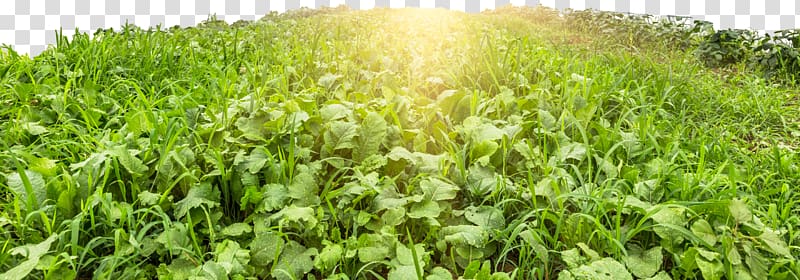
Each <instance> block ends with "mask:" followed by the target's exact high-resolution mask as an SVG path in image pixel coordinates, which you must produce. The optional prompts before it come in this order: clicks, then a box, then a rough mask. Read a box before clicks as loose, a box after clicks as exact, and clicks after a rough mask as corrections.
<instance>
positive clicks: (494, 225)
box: [464, 205, 506, 230]
mask: <svg viewBox="0 0 800 280" xmlns="http://www.w3.org/2000/svg"><path fill="white" fill-rule="evenodd" d="M464 217H465V218H466V219H467V221H470V222H472V223H474V224H476V225H479V226H482V227H486V228H489V229H495V230H502V229H503V228H505V226H506V220H505V218H504V217H503V211H500V209H497V208H495V207H492V206H485V205H484V206H479V207H474V206H470V207H467V208H466V209H465V211H464Z"/></svg>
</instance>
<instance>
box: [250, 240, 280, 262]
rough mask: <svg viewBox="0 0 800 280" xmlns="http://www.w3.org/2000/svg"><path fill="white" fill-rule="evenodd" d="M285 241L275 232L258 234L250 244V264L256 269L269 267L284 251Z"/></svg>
mask: <svg viewBox="0 0 800 280" xmlns="http://www.w3.org/2000/svg"><path fill="white" fill-rule="evenodd" d="M283 244H284V242H283V239H282V238H281V237H280V236H279V235H278V234H277V233H274V232H264V233H259V234H256V238H255V239H253V241H251V242H250V245H249V246H248V247H249V248H250V263H251V264H252V265H254V266H256V267H262V268H263V267H267V266H269V265H271V264H272V262H273V261H274V260H275V257H277V256H278V255H279V254H280V253H281V251H282V249H283Z"/></svg>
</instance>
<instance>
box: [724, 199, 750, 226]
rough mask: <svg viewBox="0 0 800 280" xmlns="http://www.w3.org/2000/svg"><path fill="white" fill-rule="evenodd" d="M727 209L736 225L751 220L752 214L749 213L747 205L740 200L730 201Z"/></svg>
mask: <svg viewBox="0 0 800 280" xmlns="http://www.w3.org/2000/svg"><path fill="white" fill-rule="evenodd" d="M728 209H729V210H730V211H731V217H733V220H734V221H736V223H739V224H741V223H744V222H749V221H752V220H753V213H751V212H750V209H749V208H748V207H747V203H745V202H744V201H742V200H740V199H733V200H731V202H730V204H729V205H728Z"/></svg>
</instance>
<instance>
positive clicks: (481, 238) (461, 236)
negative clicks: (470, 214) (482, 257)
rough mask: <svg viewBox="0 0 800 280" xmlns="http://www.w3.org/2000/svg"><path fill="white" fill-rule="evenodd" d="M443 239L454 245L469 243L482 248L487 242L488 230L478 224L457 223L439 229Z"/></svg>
mask: <svg viewBox="0 0 800 280" xmlns="http://www.w3.org/2000/svg"><path fill="white" fill-rule="evenodd" d="M441 233H442V234H443V235H444V240H445V241H447V242H448V243H451V244H456V245H469V246H473V247H477V248H483V246H486V243H488V242H489V232H487V231H486V230H484V229H483V228H481V227H479V226H471V225H458V226H448V227H444V228H442V229H441Z"/></svg>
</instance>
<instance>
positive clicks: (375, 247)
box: [358, 233, 390, 263]
mask: <svg viewBox="0 0 800 280" xmlns="http://www.w3.org/2000/svg"><path fill="white" fill-rule="evenodd" d="M389 253H390V251H389V246H387V244H385V242H384V240H383V237H382V236H380V235H378V234H374V233H366V234H361V235H360V236H359V237H358V260H360V261H361V262H363V263H368V262H376V261H382V260H384V259H386V258H388V257H389Z"/></svg>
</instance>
